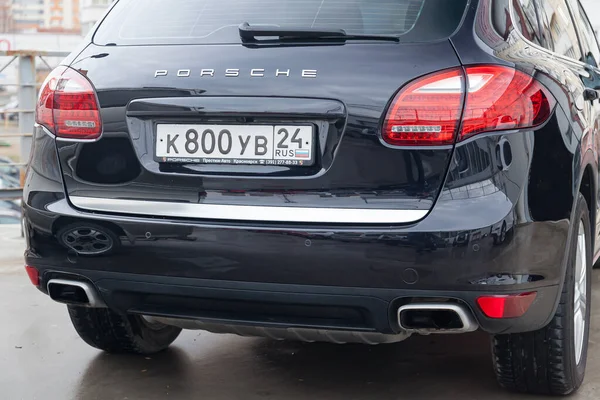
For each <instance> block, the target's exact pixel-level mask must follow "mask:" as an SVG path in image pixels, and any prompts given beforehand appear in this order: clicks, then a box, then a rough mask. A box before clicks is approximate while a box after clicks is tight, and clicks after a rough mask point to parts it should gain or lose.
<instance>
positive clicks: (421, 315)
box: [398, 303, 479, 335]
mask: <svg viewBox="0 0 600 400" xmlns="http://www.w3.org/2000/svg"><path fill="white" fill-rule="evenodd" d="M398 324H399V325H400V328H401V329H403V330H405V331H407V332H414V333H419V334H421V335H429V334H432V333H436V334H443V333H466V332H473V331H476V330H477V329H479V325H478V324H477V321H476V320H475V318H474V317H473V314H472V313H471V311H470V310H469V309H468V308H467V307H466V306H464V305H461V304H456V303H411V304H406V305H404V306H402V307H400V308H399V309H398Z"/></svg>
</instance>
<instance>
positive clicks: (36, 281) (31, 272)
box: [25, 265, 40, 286]
mask: <svg viewBox="0 0 600 400" xmlns="http://www.w3.org/2000/svg"><path fill="white" fill-rule="evenodd" d="M25 271H27V275H28V276H29V280H30V281H31V283H33V285H34V286H40V275H39V273H38V270H37V269H35V268H34V267H31V266H29V265H26V266H25Z"/></svg>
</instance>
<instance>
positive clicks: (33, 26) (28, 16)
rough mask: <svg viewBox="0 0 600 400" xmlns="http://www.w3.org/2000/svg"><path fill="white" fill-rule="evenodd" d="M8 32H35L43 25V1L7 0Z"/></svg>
mask: <svg viewBox="0 0 600 400" xmlns="http://www.w3.org/2000/svg"><path fill="white" fill-rule="evenodd" d="M9 2H10V4H9V10H8V18H9V19H10V21H9V26H10V28H9V29H10V31H16V32H28V31H31V32H33V31H36V30H37V29H38V28H39V27H40V26H43V25H44V0H9Z"/></svg>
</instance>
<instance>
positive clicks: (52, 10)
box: [38, 0, 81, 33]
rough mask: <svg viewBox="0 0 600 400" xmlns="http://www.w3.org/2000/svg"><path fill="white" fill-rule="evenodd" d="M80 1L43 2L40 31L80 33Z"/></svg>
mask: <svg viewBox="0 0 600 400" xmlns="http://www.w3.org/2000/svg"><path fill="white" fill-rule="evenodd" d="M79 1H80V0H43V2H44V23H43V25H42V26H40V27H39V29H38V30H40V31H63V32H75V33H80V32H81V23H80V19H79V16H80V10H79Z"/></svg>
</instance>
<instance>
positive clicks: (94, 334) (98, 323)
mask: <svg viewBox="0 0 600 400" xmlns="http://www.w3.org/2000/svg"><path fill="white" fill-rule="evenodd" d="M68 309H69V315H70V317H71V322H72V323H73V326H74V327H75V330H76V331H77V333H78V334H79V336H80V337H81V338H82V339H83V340H84V341H85V342H86V343H87V344H89V345H90V346H92V347H95V348H97V349H100V350H104V351H106V352H108V353H133V354H153V353H158V352H159V351H162V350H164V349H166V348H167V347H169V345H170V344H171V343H173V341H174V340H175V339H177V336H179V334H180V333H181V329H180V328H176V327H174V326H168V325H163V324H160V323H156V322H152V321H149V320H146V319H145V318H144V317H142V316H139V315H122V314H118V313H116V312H114V311H111V310H109V309H108V308H85V307H76V306H68Z"/></svg>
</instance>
